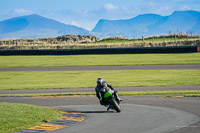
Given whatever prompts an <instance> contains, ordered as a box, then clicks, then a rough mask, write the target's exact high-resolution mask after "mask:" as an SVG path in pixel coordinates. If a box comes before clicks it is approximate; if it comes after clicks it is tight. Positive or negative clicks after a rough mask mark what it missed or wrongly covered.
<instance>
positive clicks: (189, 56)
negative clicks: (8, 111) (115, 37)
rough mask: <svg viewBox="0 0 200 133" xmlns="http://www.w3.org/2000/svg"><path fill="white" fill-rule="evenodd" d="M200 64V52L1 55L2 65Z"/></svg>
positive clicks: (0, 61)
mask: <svg viewBox="0 0 200 133" xmlns="http://www.w3.org/2000/svg"><path fill="white" fill-rule="evenodd" d="M164 64H200V53H186V54H117V55H67V56H0V67H1V68H5V67H48V66H103V65H104V66H105V65H109V66H111V65H164Z"/></svg>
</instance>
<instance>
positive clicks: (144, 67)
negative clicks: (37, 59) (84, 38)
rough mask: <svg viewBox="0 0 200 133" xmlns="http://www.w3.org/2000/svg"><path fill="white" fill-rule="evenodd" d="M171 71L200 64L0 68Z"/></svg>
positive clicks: (199, 65) (10, 69)
mask: <svg viewBox="0 0 200 133" xmlns="http://www.w3.org/2000/svg"><path fill="white" fill-rule="evenodd" d="M170 69H200V64H188V65H130V66H67V67H10V68H0V72H7V71H92V70H93V71H94V70H170Z"/></svg>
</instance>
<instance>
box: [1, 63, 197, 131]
mask: <svg viewBox="0 0 200 133" xmlns="http://www.w3.org/2000/svg"><path fill="white" fill-rule="evenodd" d="M91 67H93V66H91ZM120 67H121V69H120ZM130 67H131V68H130ZM137 67H140V68H137ZM145 67H148V68H145ZM50 68H51V69H52V67H50ZM59 68H61V70H60V69H59ZM68 68H69V67H67V70H66V67H64V69H63V67H56V69H53V71H55V70H56V71H78V69H77V68H75V70H74V69H73V70H69V69H68ZM83 68H84V67H81V68H79V69H80V70H88V69H89V68H88V69H86V68H85V69H83ZM99 68H101V69H100V70H113V69H114V70H124V69H125V70H146V69H148V70H153V69H200V65H150V66H144V68H142V66H129V67H127V68H126V67H124V66H116V67H115V68H114V67H113V66H107V67H106V68H104V66H99ZM99 68H98V69H97V67H95V68H93V69H92V70H99ZM111 68H113V69H111ZM9 69H11V68H9ZM14 69H15V70H14ZM17 69H18V70H16V68H12V70H5V69H4V70H3V71H32V70H33V71H43V70H44V71H46V70H47V69H48V68H47V67H46V68H36V69H37V70H36V69H33V68H31V69H32V70H28V69H30V68H17ZM22 69H23V70H22ZM25 69H26V70H25ZM38 69H39V70H38ZM70 69H71V68H70ZM90 70H91V69H90ZM0 71H2V68H1V69H0ZM47 71H50V69H49V70H47ZM51 71H52V70H51ZM93 89H94V88H86V89H82V88H77V89H47V90H15V91H14V90H13V91H0V93H1V94H2V93H4V94H9V93H15V94H17V93H21V94H22V93H27V92H26V91H28V93H39V92H41V93H51V92H52V93H62V92H77V91H78V92H80V91H81V92H82V91H85V92H89V91H93ZM190 89H193V90H194V89H195V90H199V89H200V87H199V86H168V87H159V86H158V87H119V88H116V90H118V91H135V90H137V91H140V90H142V91H144V90H190ZM31 91H32V92H31ZM122 99H123V102H122V104H121V107H122V112H121V113H120V114H119V113H114V112H110V113H108V112H106V108H105V107H103V106H100V105H99V102H98V100H97V98H96V97H55V98H30V97H1V98H0V102H12V103H27V104H35V105H40V106H48V107H62V108H67V109H72V110H75V111H79V112H83V113H85V114H86V115H87V119H86V120H85V121H83V122H81V123H80V124H78V125H74V126H72V127H69V128H63V129H60V130H56V131H52V133H67V132H70V133H73V132H77V131H79V132H82V133H86V132H91V131H93V132H97V133H98V132H99V131H101V129H102V127H103V126H104V125H105V124H107V123H109V124H108V125H107V126H104V129H103V130H102V131H103V132H105V131H106V132H111V133H112V132H125V133H132V132H136V133H161V132H168V133H199V132H200V122H199V118H200V98H199V97H197V98H193V97H182V98H170V97H164V96H122ZM110 123H112V124H111V125H110ZM109 125H110V126H109ZM112 126H113V127H112ZM112 128H114V130H113V129H112Z"/></svg>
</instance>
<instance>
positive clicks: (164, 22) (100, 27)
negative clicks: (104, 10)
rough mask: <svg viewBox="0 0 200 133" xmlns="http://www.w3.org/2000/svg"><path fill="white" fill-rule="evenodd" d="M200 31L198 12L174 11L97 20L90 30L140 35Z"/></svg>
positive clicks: (97, 33) (98, 32) (104, 33)
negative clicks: (163, 14) (162, 13)
mask: <svg viewBox="0 0 200 133" xmlns="http://www.w3.org/2000/svg"><path fill="white" fill-rule="evenodd" d="M177 31H178V32H183V33H186V32H187V33H195V34H197V33H200V12H198V11H175V12H174V13H172V14H171V15H169V16H160V15H157V14H144V15H139V16H137V17H135V18H132V19H127V20H103V19H102V20H99V22H98V23H97V24H96V26H95V28H94V29H93V30H92V32H94V34H96V35H98V36H101V37H105V36H119V35H120V36H125V37H141V36H148V35H153V34H168V33H169V32H170V33H175V32H177Z"/></svg>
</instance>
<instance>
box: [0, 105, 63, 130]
mask: <svg viewBox="0 0 200 133" xmlns="http://www.w3.org/2000/svg"><path fill="white" fill-rule="evenodd" d="M0 110H1V111H0V118H1V119H0V133H11V132H15V131H20V130H22V129H26V128H30V127H33V126H36V125H40V124H42V123H45V122H47V121H52V120H55V119H56V118H58V117H60V116H62V113H60V112H59V111H56V110H51V109H48V108H45V107H40V106H35V105H28V104H14V103H0Z"/></svg>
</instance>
